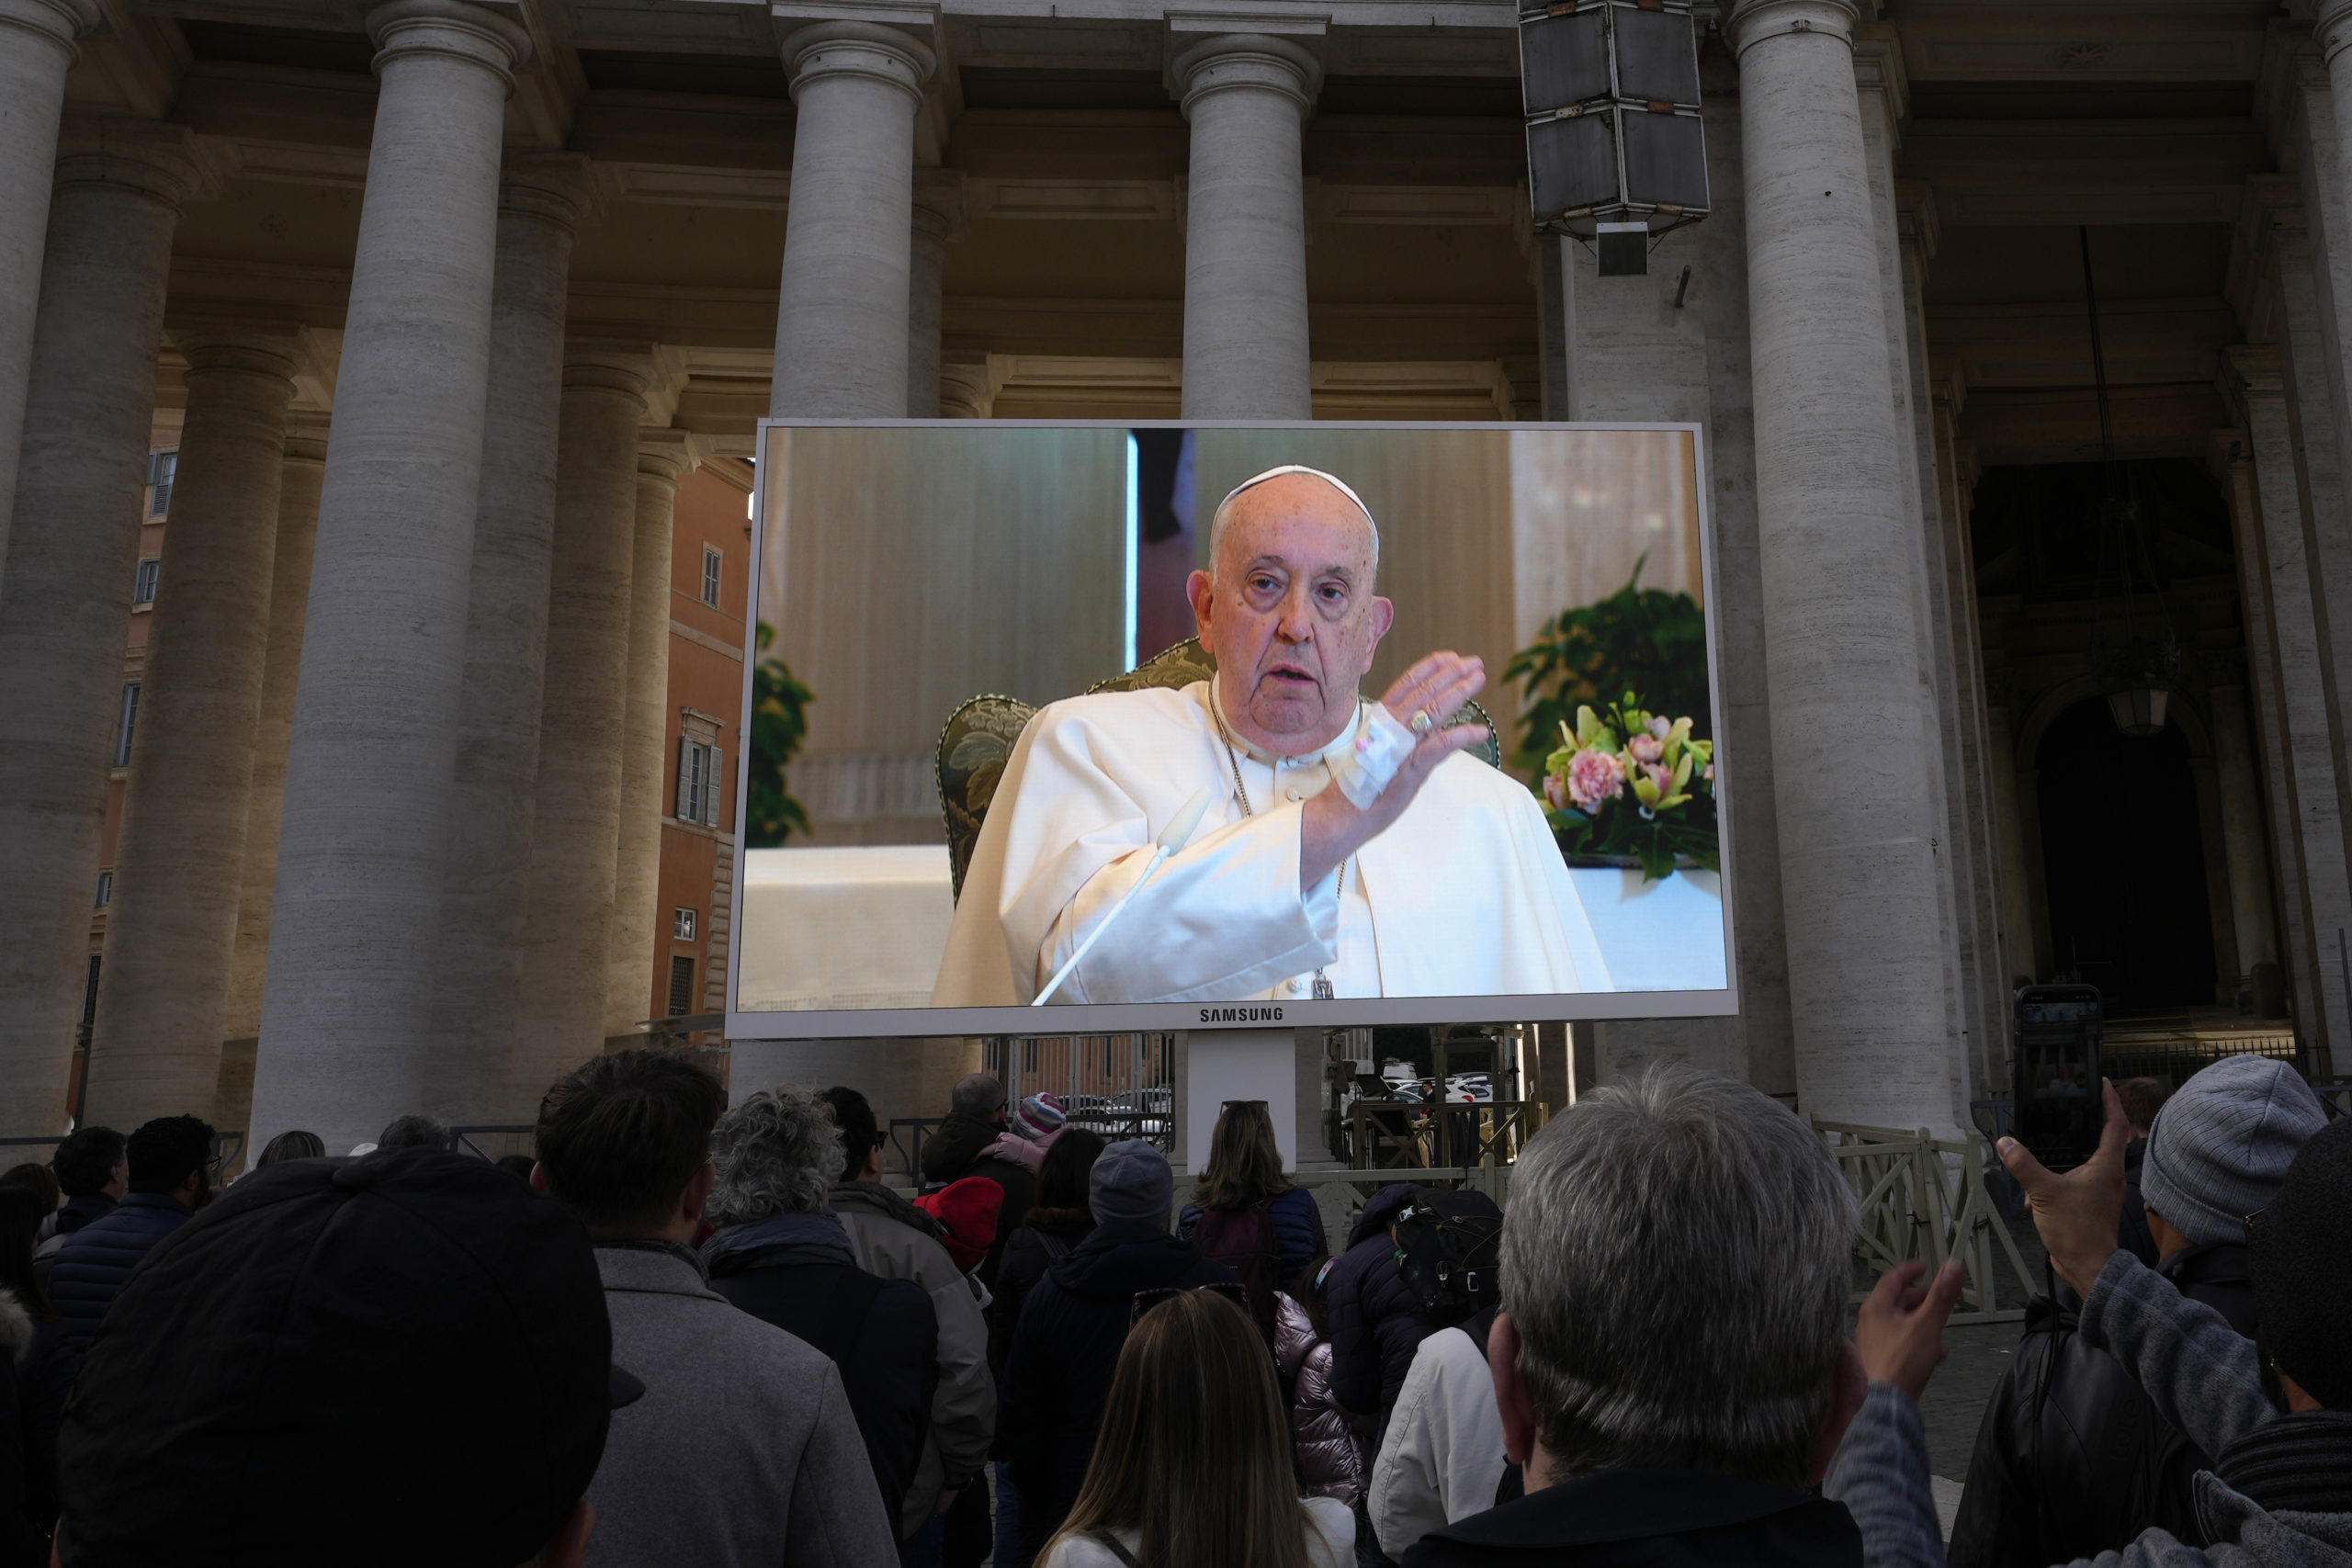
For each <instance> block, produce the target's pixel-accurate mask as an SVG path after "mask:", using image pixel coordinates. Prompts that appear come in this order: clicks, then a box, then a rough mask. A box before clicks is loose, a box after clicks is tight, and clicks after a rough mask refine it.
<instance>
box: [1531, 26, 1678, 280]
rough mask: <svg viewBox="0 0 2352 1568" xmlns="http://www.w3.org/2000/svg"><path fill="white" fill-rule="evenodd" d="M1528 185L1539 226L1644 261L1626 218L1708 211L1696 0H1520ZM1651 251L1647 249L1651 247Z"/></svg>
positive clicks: (1640, 266)
mask: <svg viewBox="0 0 2352 1568" xmlns="http://www.w3.org/2000/svg"><path fill="white" fill-rule="evenodd" d="M1519 71H1520V91H1521V106H1522V107H1523V108H1524V110H1525V113H1526V120H1527V185H1528V192H1529V196H1530V198H1531V203H1532V209H1533V217H1534V219H1535V224H1536V227H1537V229H1538V230H1540V231H1544V232H1548V233H1564V234H1574V235H1576V236H1577V237H1578V238H1579V239H1585V240H1591V241H1595V242H1596V243H1599V241H1600V233H1601V231H1602V230H1603V229H1604V227H1606V228H1609V229H1611V231H1613V233H1612V238H1613V240H1614V249H1615V250H1616V251H1617V252H1618V253H1619V254H1618V256H1617V265H1611V263H1610V262H1609V261H1608V260H1606V259H1604V261H1603V264H1602V267H1601V271H1602V273H1603V274H1604V275H1605V276H1622V275H1623V274H1625V273H1640V272H1643V271H1645V270H1646V264H1645V262H1644V261H1642V260H1641V259H1640V258H1634V262H1635V265H1630V266H1628V265H1623V263H1624V262H1625V260H1626V259H1627V257H1628V256H1629V255H1630V254H1631V253H1630V251H1629V250H1628V249H1627V247H1626V242H1625V241H1624V240H1623V238H1616V237H1615V236H1620V235H1623V230H1622V229H1619V228H1618V227H1617V226H1619V225H1623V224H1629V223H1638V224H1640V225H1642V226H1643V227H1644V228H1645V230H1646V231H1648V232H1650V233H1653V234H1655V233H1662V232H1664V231H1666V230H1668V229H1672V228H1677V227H1679V226H1680V225H1681V224H1684V223H1689V222H1695V221H1696V220H1699V219H1701V218H1703V217H1704V216H1706V214H1707V211H1708V189H1707V141H1706V128H1705V125H1704V122H1703V121H1702V119H1701V118H1700V115H1699V43H1698V29H1697V27H1696V24H1695V23H1694V22H1693V20H1692V18H1691V7H1690V3H1689V0H1550V3H1548V4H1546V3H1544V0H1521V5H1520V17H1519ZM1644 255H1646V249H1645V251H1644Z"/></svg>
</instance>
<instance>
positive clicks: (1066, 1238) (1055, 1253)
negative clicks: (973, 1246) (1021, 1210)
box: [989, 1209, 1094, 1459]
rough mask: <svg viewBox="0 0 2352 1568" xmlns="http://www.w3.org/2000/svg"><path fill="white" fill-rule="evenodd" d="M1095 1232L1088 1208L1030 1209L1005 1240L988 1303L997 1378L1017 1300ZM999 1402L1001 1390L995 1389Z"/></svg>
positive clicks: (1008, 1355) (1015, 1321)
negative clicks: (1002, 1260) (1017, 1228)
mask: <svg viewBox="0 0 2352 1568" xmlns="http://www.w3.org/2000/svg"><path fill="white" fill-rule="evenodd" d="M1093 1234H1094V1212H1093V1211H1092V1210H1091V1209H1032V1210H1030V1211H1029V1218H1028V1219H1027V1220H1025V1221H1023V1223H1022V1225H1021V1228H1020V1229H1019V1230H1016V1231H1014V1232H1013V1233H1012V1236H1011V1237H1010V1238H1009V1239H1008V1240H1007V1241H1006V1242H1005V1244H1004V1263H1003V1265H1002V1266H1001V1268H999V1269H998V1270H997V1276H996V1297H995V1299H994V1300H993V1301H991V1302H990V1303H989V1371H990V1372H992V1373H994V1374H995V1375H996V1378H997V1381H998V1382H1003V1380H1004V1367H1005V1363H1006V1362H1007V1361H1009V1360H1011V1359H1012V1333H1013V1330H1014V1329H1015V1328H1016V1327H1017V1326H1018V1325H1020V1322H1021V1303H1023V1302H1025V1301H1027V1300H1028V1299H1029V1292H1032V1291H1034V1290H1035V1289H1036V1288H1037V1281H1038V1280H1042V1279H1044V1278H1045V1277H1046V1269H1049V1268H1051V1267H1053V1265H1054V1264H1055V1263H1057V1262H1058V1261H1060V1260H1061V1259H1062V1258H1066V1257H1068V1256H1069V1253H1070V1251H1071V1250H1072V1249H1073V1248H1075V1247H1077V1246H1078V1244H1079V1243H1080V1242H1081V1241H1084V1240H1085V1239H1086V1238H1087V1237H1088V1236H1090V1235H1093ZM997 1404H998V1405H999V1407H1001V1406H1002V1405H1003V1404H1004V1392H1003V1390H1001V1389H999V1390H998V1391H997ZM997 1449H998V1452H997V1455H996V1457H997V1458H999V1459H1002V1458H1003V1457H1005V1456H1004V1452H1003V1449H1004V1443H1003V1434H1002V1433H1001V1432H1000V1433H999V1434H998V1442H997Z"/></svg>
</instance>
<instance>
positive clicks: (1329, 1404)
mask: <svg viewBox="0 0 2352 1568" xmlns="http://www.w3.org/2000/svg"><path fill="white" fill-rule="evenodd" d="M1274 1365H1275V1366H1276V1367H1278V1368H1279V1369H1281V1371H1282V1375H1283V1380H1284V1381H1285V1382H1289V1383H1290V1384H1291V1385H1292V1388H1293V1393H1292V1394H1291V1401H1290V1433H1291V1450H1292V1452H1293V1453H1294V1454H1295V1456H1296V1457H1297V1461H1298V1482H1299V1487H1300V1490H1302V1491H1303V1492H1305V1493H1306V1495H1307V1496H1309V1497H1336V1498H1338V1499H1339V1500H1340V1502H1342V1503H1345V1504H1347V1505H1348V1506H1351V1507H1353V1506H1355V1503H1356V1500H1357V1499H1358V1498H1360V1497H1362V1496H1363V1472H1364V1457H1363V1449H1362V1448H1361V1447H1360V1446H1358V1444H1357V1441H1356V1437H1355V1432H1354V1430H1353V1428H1354V1427H1355V1425H1356V1423H1355V1422H1354V1421H1353V1420H1351V1417H1350V1416H1349V1414H1348V1412H1346V1411H1345V1410H1342V1409H1341V1408H1340V1402H1339V1401H1338V1400H1337V1399H1334V1398H1333V1397H1332V1396H1331V1342H1330V1341H1329V1340H1328V1339H1320V1338H1317V1337H1316V1334H1315V1325H1314V1324H1313V1323H1312V1322H1311V1321H1309V1320H1308V1318H1307V1315H1306V1308H1305V1307H1303V1306H1300V1305H1299V1304H1298V1303H1296V1302H1295V1301H1293V1300H1292V1299H1291V1298H1290V1297H1289V1296H1287V1295H1284V1294H1283V1293H1282V1292H1275V1295H1274Z"/></svg>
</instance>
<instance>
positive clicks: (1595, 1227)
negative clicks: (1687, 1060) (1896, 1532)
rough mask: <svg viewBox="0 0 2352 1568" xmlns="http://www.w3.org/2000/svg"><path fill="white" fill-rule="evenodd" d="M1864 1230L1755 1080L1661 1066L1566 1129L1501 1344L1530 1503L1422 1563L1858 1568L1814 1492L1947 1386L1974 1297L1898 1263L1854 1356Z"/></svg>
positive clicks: (1525, 1186)
mask: <svg viewBox="0 0 2352 1568" xmlns="http://www.w3.org/2000/svg"><path fill="white" fill-rule="evenodd" d="M1856 1228H1857V1216H1856V1208H1855V1202H1854V1197H1853V1194H1852V1193H1851V1191H1849V1190H1848V1188H1847V1185H1846V1182H1845V1179H1844V1178H1843V1177H1841V1176H1840V1175H1839V1174H1838V1166H1837V1161H1836V1160H1835V1159H1834V1158H1832V1157H1831V1156H1830V1154H1829V1152H1828V1150H1827V1149H1826V1147H1824V1146H1823V1145H1822V1142H1821V1140H1820V1138H1819V1137H1818V1136H1816V1135H1815V1134H1813V1133H1812V1132H1811V1131H1809V1130H1808V1129H1807V1128H1806V1127H1805V1126H1804V1123H1803V1122H1799V1121H1798V1120H1797V1119H1796V1118H1795V1117H1794V1116H1793V1115H1792V1114H1790V1112H1789V1111H1787V1110H1786V1109H1785V1108H1783V1107H1782V1106H1780V1105H1778V1104H1775V1103H1774V1102H1773V1101H1772V1100H1769V1099H1767V1098H1766V1097H1765V1096H1763V1095H1762V1094H1760V1093H1758V1091H1756V1090H1755V1089H1750V1088H1748V1087H1747V1085H1745V1084H1740V1083H1735V1082H1733V1081H1731V1080H1730V1079H1728V1078H1722V1077H1713V1076H1712V1075H1708V1074H1704V1073H1700V1072H1696V1071H1693V1070H1691V1069H1690V1068H1686V1067H1679V1066H1664V1065H1661V1066H1653V1067H1651V1068H1650V1069H1649V1070H1648V1071H1646V1072H1645V1073H1644V1074H1643V1075H1642V1076H1641V1077H1637V1078H1635V1079H1634V1081H1632V1082H1631V1083H1628V1084H1623V1085H1612V1086H1609V1087H1606V1088H1602V1089H1595V1090H1593V1091H1592V1092H1591V1093H1589V1094H1587V1095H1584V1096H1582V1097H1580V1098H1579V1099H1578V1100H1577V1103H1576V1104H1574V1105H1573V1106H1571V1107H1569V1108H1568V1109H1567V1110H1566V1111H1564V1112H1562V1113H1561V1114H1560V1115H1557V1116H1555V1117H1554V1118H1553V1119H1552V1121H1551V1122H1550V1124H1548V1125H1547V1126H1546V1127H1545V1128H1544V1131H1543V1132H1542V1134H1539V1135H1538V1136H1537V1137H1536V1138H1535V1139H1534V1140H1533V1141H1532V1143H1531V1144H1530V1145H1528V1148H1527V1151H1526V1153H1525V1154H1523V1155H1522V1156H1521V1159H1520V1162H1519V1166H1518V1168H1517V1169H1516V1170H1515V1171H1514V1172H1513V1173H1512V1179H1511V1191H1510V1206H1509V1208H1508V1209H1507V1211H1506V1213H1505V1215H1504V1219H1503V1240H1502V1294H1503V1307H1504V1310H1503V1311H1502V1313H1500V1314H1498V1316H1497V1317H1496V1319H1495V1325H1494V1329H1493V1331H1492V1333H1491V1335H1490V1337H1489V1338H1488V1342H1487V1358H1488V1361H1489V1363H1490V1364H1491V1366H1492V1369H1493V1373H1494V1382H1495V1394H1496V1400H1497V1403H1498V1405H1499V1407H1500V1410H1501V1414H1502V1424H1503V1442H1504V1447H1505V1449H1506V1450H1507V1451H1508V1452H1509V1454H1510V1457H1511V1458H1512V1459H1513V1460H1515V1461H1518V1462H1519V1463H1520V1464H1521V1466H1522V1467H1523V1470H1524V1472H1525V1478H1526V1495H1525V1496H1524V1497H1522V1498H1521V1499H1519V1500H1518V1501H1516V1502H1511V1503H1506V1504H1504V1505H1503V1506H1500V1507H1497V1508H1494V1509H1491V1510H1488V1511H1487V1512H1485V1513H1481V1514H1476V1515H1474V1516H1472V1517H1468V1518H1465V1519H1462V1520H1459V1521H1457V1522H1455V1523H1453V1524H1451V1525H1448V1526H1447V1527H1445V1528H1444V1529H1440V1530H1437V1531H1434V1532H1432V1533H1430V1534H1429V1535H1427V1536H1424V1537H1423V1538H1422V1539H1421V1540H1420V1541H1419V1544H1418V1545H1416V1546H1415V1547H1414V1548H1413V1549H1412V1550H1411V1551H1408V1553H1407V1554H1406V1558H1405V1562H1406V1568H1464V1565H1468V1564H1505V1563H1512V1564H1518V1563H1527V1564H1532V1563H1534V1562H1544V1563H1545V1564H1550V1565H1556V1564H1564V1563H1584V1562H1590V1563H1596V1564H1598V1563H1604V1562H1606V1563H1623V1562H1641V1563H1644V1564H1667V1565H1679V1564H1685V1563H1689V1564H1697V1563H1702V1562H1730V1561H1736V1562H1743V1563H1747V1564H1751V1565H1753V1568H1772V1565H1779V1564H1799V1563H1803V1564H1824V1565H1826V1564H1838V1565H1841V1568H1859V1565H1860V1562H1861V1561H1862V1539H1861V1536H1860V1532H1859V1531H1858V1530H1857V1529H1856V1528H1855V1525H1854V1521H1853V1519H1852V1517H1850V1516H1849V1514H1848V1513H1847V1511H1846V1509H1845V1507H1844V1506H1842V1505H1840V1504H1838V1503H1836V1502H1833V1501H1828V1500H1825V1499H1824V1498H1822V1497H1820V1496H1817V1495H1813V1494H1812V1493H1811V1492H1810V1491H1809V1490H1808V1489H1809V1488H1811V1487H1813V1486H1815V1484H1817V1483H1819V1482H1820V1480H1821V1477H1822V1475H1823V1473H1824V1472H1826V1470H1827V1468H1828V1465H1829V1460H1830V1456H1831V1455H1832V1454H1833V1453H1835V1452H1836V1450H1837V1448H1838V1440H1839V1438H1841V1437H1842V1436H1843V1435H1844V1432H1845V1429H1846V1426H1847V1424H1848V1422H1849V1421H1850V1420H1851V1419H1852V1418H1853V1417H1854V1416H1855V1414H1856V1412H1857V1411H1858V1410H1860V1408H1861V1407H1862V1406H1863V1404H1864V1401H1865V1399H1866V1397H1867V1398H1885V1397H1895V1395H1894V1388H1896V1387H1908V1386H1910V1385H1911V1384H1912V1383H1913V1382H1914V1381H1915V1380H1916V1382H1918V1383H1921V1384H1924V1382H1926V1378H1927V1372H1928V1371H1929V1370H1931V1369H1932V1367H1933V1365H1934V1356H1935V1355H1936V1354H1938V1353H1939V1351H1938V1350H1937V1349H1936V1348H1935V1335H1936V1332H1937V1331H1938V1330H1939V1329H1940V1326H1941V1322H1942V1316H1943V1315H1946V1314H1949V1313H1950V1310H1951V1298H1952V1297H1953V1296H1954V1295H1955V1294H1956V1293H1957V1291H1958V1288H1959V1284H1958V1274H1957V1270H1952V1269H1947V1270H1946V1271H1945V1273H1944V1275H1943V1276H1941V1277H1939V1280H1937V1282H1936V1285H1935V1287H1934V1289H1933V1290H1932V1291H1930V1292H1914V1291H1913V1289H1912V1287H1913V1286H1914V1284H1915V1283H1916V1281H1917V1277H1918V1271H1917V1266H1916V1265H1915V1266H1912V1267H1911V1268H1909V1269H1904V1270H1898V1271H1897V1272H1896V1273H1894V1274H1892V1275H1890V1276H1888V1278H1887V1279H1886V1280H1882V1281H1881V1283H1880V1287H1879V1290H1878V1291H1877V1292H1874V1294H1873V1295H1872V1297H1871V1302H1870V1303H1868V1304H1867V1305H1866V1306H1865V1307H1864V1309H1863V1314H1862V1323H1861V1326H1860V1331H1859V1332H1858V1335H1857V1341H1856V1342H1855V1343H1849V1342H1848V1340H1847V1338H1846V1334H1845V1321H1846V1310H1847V1308H1846V1300H1847V1293H1848V1291H1849V1281H1850V1280H1851V1278H1852V1258H1853V1245H1854V1236H1855V1232H1856ZM1939 1303H1940V1307H1941V1311H1940V1313H1939V1312H1938V1311H1937V1310H1936V1309H1937V1306H1938V1304H1939ZM1915 1319H1916V1320H1918V1321H1916V1322H1915V1321H1914V1320H1915ZM1923 1362H1924V1365H1923V1364H1922V1363H1923Z"/></svg>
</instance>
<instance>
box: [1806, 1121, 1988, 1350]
mask: <svg viewBox="0 0 2352 1568" xmlns="http://www.w3.org/2000/svg"><path fill="white" fill-rule="evenodd" d="M1809 1120H1810V1121H1811V1122H1812V1123H1813V1129H1814V1131H1815V1132H1816V1133H1819V1134H1823V1135H1824V1136H1825V1137H1826V1138H1828V1139H1829V1152H1830V1153H1831V1154H1833V1155H1835V1156H1837V1158H1838V1168H1839V1169H1840V1170H1841V1171H1842V1172H1844V1174H1845V1177H1846V1181H1847V1185H1849V1187H1851V1188H1852V1189H1853V1190H1854V1196H1855V1198H1856V1200H1857V1201H1859V1202H1860V1205H1861V1211H1862V1223H1861V1233H1860V1235H1859V1236H1858V1237H1857V1238H1856V1241H1855V1252H1856V1255H1857V1256H1858V1257H1859V1258H1860V1259H1861V1261H1862V1263H1863V1264H1864V1266H1865V1267H1866V1268H1868V1269H1870V1271H1871V1273H1872V1274H1873V1275H1876V1274H1883V1273H1884V1272H1885V1271H1886V1270H1888V1269H1892V1268H1894V1267H1895V1266H1896V1265H1897V1264H1900V1263H1907V1262H1909V1261H1910V1260H1911V1259H1913V1258H1917V1259H1919V1260H1920V1261H1922V1262H1924V1263H1926V1264H1927V1265H1928V1269H1929V1271H1931V1272H1932V1271H1933V1270H1935V1269H1939V1268H1941V1267H1942V1266H1943V1264H1944V1262H1945V1260H1946V1259H1948V1258H1958V1259H1959V1260H1960V1266H1961V1268H1962V1269H1963V1270H1964V1271H1965V1273H1966V1276H1967V1278H1966V1280H1965V1282H1964V1283H1962V1286H1961V1292H1960V1310H1958V1311H1956V1312H1954V1313H1953V1314H1952V1316H1951V1321H1952V1322H1954V1323H2015V1322H2017V1321H2018V1320H2019V1319H2021V1318H2023V1317H2024V1316H2025V1309H2024V1306H2023V1305H2022V1298H2023V1297H2026V1296H2030V1295H2031V1294H2032V1293H2033V1291H2034V1280H2033V1276H2032V1274H2031V1273H2030V1271H2028V1269H2027V1268H2026V1264H2025V1257H2024V1255H2023V1254H2022V1253H2020V1252H2019V1251H2018V1244H2017V1239H2016V1238H2015V1237H2014V1236H2012V1235H2009V1228H2008V1226H2007V1224H2003V1223H2002V1221H2001V1217H2000V1213H1999V1212H1998V1210H1997V1209H1996V1207H1995V1204H1994V1201H1993V1194H1992V1191H1991V1190H1990V1189H1989V1188H1987V1187H1986V1186H1985V1165H1986V1160H1987V1157H1988V1154H1989V1150H1990V1145H1987V1144H1986V1143H1985V1140H1984V1139H1983V1138H1982V1137H1980V1136H1970V1137H1966V1138H1962V1139H1961V1140H1958V1141H1957V1142H1955V1141H1951V1140H1949V1139H1943V1138H1939V1137H1937V1136H1936V1135H1935V1134H1933V1132H1931V1131H1930V1130H1929V1129H1928V1128H1926V1127H1921V1128H1918V1129H1917V1130H1916V1131H1913V1132H1907V1133H1906V1132H1904V1131H1902V1130H1901V1129H1899V1128H1894V1127H1863V1126H1857V1125H1855V1124H1853V1123H1851V1122H1825V1121H1823V1120H1822V1119H1821V1118H1820V1117H1818V1116H1815V1117H1812V1118H1809ZM1999 1257H2006V1258H2007V1260H2008V1264H2009V1269H2010V1271H2011V1273H2012V1274H2014V1275H2015V1276H2016V1279H2017V1281H2018V1291H2019V1294H2020V1304H2019V1305H2018V1306H2015V1307H2003V1306H2002V1305H2001V1303H2000V1297H1999V1292H1998V1291H1997V1289H1996V1283H1995V1280H1994V1265H1995V1261H1996V1258H1999ZM1856 1299H1858V1300H1859V1299H1860V1297H1859V1295H1858V1296H1857V1298H1856Z"/></svg>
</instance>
